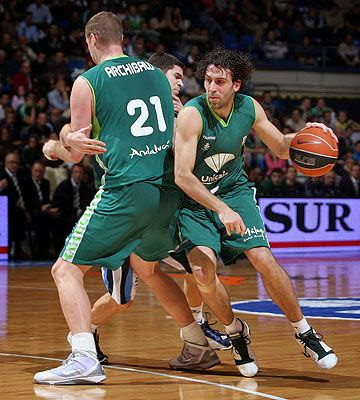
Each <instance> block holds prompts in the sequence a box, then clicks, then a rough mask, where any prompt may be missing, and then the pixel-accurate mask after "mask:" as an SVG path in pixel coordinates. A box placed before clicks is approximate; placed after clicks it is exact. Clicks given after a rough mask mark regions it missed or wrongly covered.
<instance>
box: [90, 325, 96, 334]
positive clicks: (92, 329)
mask: <svg viewBox="0 0 360 400" xmlns="http://www.w3.org/2000/svg"><path fill="white" fill-rule="evenodd" d="M90 328H91V333H95V331H96V329H97V328H98V326H97V325H94V324H90Z"/></svg>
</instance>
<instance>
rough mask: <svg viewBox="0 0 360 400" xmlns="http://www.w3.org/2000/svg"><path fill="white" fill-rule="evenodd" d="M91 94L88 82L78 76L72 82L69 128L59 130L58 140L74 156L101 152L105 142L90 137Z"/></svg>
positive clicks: (92, 101) (81, 156)
mask: <svg viewBox="0 0 360 400" xmlns="http://www.w3.org/2000/svg"><path fill="white" fill-rule="evenodd" d="M93 110H94V100H93V94H92V91H91V89H90V86H89V84H88V82H87V81H86V80H85V79H83V78H81V77H79V78H77V79H76V81H75V82H74V85H73V88H72V90H71V96H70V111H71V123H70V126H71V129H70V130H64V131H63V130H62V131H61V132H60V141H61V143H62V145H63V146H64V147H65V148H67V149H68V150H69V151H70V152H71V153H72V154H73V156H74V157H78V158H80V160H79V161H81V159H82V158H83V157H84V154H102V153H104V152H105V151H106V148H105V146H106V144H105V143H104V142H101V141H100V140H96V139H90V133H91V120H92V115H93V113H94V111H93Z"/></svg>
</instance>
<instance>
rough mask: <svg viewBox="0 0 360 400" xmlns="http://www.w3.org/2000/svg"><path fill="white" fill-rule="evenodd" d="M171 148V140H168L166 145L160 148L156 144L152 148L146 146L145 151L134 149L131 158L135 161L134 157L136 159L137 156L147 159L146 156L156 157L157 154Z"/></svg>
mask: <svg viewBox="0 0 360 400" xmlns="http://www.w3.org/2000/svg"><path fill="white" fill-rule="evenodd" d="M169 148H170V140H168V141H167V142H166V143H164V144H162V145H160V146H158V145H156V144H154V145H153V147H152V148H150V147H149V146H148V145H146V146H145V149H143V150H137V149H134V148H133V147H132V148H131V153H130V158H131V159H133V157H135V156H137V157H145V156H150V155H155V154H157V153H159V152H160V151H163V150H167V149H169Z"/></svg>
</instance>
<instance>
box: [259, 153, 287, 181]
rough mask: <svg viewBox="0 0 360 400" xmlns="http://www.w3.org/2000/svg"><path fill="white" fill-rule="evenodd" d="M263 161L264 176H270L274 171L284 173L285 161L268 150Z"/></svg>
mask: <svg viewBox="0 0 360 400" xmlns="http://www.w3.org/2000/svg"><path fill="white" fill-rule="evenodd" d="M264 161H265V167H266V176H269V175H271V173H272V171H273V170H274V169H281V170H283V171H284V170H285V168H286V160H283V159H282V158H279V157H277V156H276V155H275V154H273V153H272V152H271V151H270V150H268V152H267V153H265V156H264Z"/></svg>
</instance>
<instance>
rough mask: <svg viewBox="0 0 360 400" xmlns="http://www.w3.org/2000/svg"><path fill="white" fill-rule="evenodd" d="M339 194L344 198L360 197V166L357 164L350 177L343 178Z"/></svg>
mask: <svg viewBox="0 0 360 400" xmlns="http://www.w3.org/2000/svg"><path fill="white" fill-rule="evenodd" d="M339 193H340V194H341V195H342V196H344V197H357V198H359V197H360V164H358V163H355V164H354V165H353V166H352V167H351V173H350V175H346V176H343V177H342V178H341V181H340V184H339Z"/></svg>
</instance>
